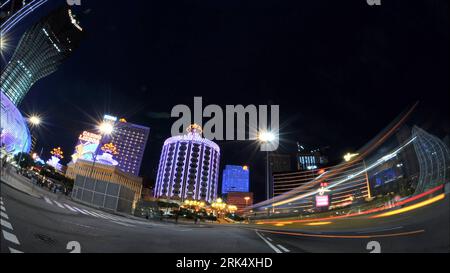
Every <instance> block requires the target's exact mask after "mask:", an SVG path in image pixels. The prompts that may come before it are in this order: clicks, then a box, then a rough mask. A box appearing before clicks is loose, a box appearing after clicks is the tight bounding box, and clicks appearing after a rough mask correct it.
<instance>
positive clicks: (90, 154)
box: [72, 131, 102, 162]
mask: <svg viewBox="0 0 450 273" xmlns="http://www.w3.org/2000/svg"><path fill="white" fill-rule="evenodd" d="M101 139H102V136H101V135H100V134H95V133H91V132H88V131H84V132H83V133H82V134H81V135H80V136H79V137H78V144H77V146H75V152H74V154H73V155H72V161H73V162H77V160H78V159H80V158H81V159H84V160H93V159H94V154H95V152H96V151H97V148H98V145H99V144H100V140H101Z"/></svg>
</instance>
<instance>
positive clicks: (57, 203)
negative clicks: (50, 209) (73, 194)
mask: <svg viewBox="0 0 450 273" xmlns="http://www.w3.org/2000/svg"><path fill="white" fill-rule="evenodd" d="M53 202H55V204H56V205H57V206H58V207H60V208H63V209H65V207H64V206H63V205H62V204H61V203H59V202H58V201H55V200H53Z"/></svg>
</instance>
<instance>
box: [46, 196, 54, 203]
mask: <svg viewBox="0 0 450 273" xmlns="http://www.w3.org/2000/svg"><path fill="white" fill-rule="evenodd" d="M44 200H45V202H47V203H49V204H50V205H53V203H52V201H51V200H50V199H48V197H47V196H44Z"/></svg>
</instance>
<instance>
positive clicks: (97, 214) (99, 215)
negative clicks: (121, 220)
mask: <svg viewBox="0 0 450 273" xmlns="http://www.w3.org/2000/svg"><path fill="white" fill-rule="evenodd" d="M90 213H91V214H94V215H95V216H97V217H100V218H103V219H108V218H106V217H105V216H103V215H101V214H100V213H96V212H93V211H91V212H90ZM108 220H109V219H108Z"/></svg>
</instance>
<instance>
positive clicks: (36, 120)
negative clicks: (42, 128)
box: [28, 115, 41, 126]
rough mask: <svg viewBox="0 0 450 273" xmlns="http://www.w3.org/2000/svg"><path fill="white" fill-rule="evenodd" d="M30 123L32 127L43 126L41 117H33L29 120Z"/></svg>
mask: <svg viewBox="0 0 450 273" xmlns="http://www.w3.org/2000/svg"><path fill="white" fill-rule="evenodd" d="M28 122H30V124H31V125H32V126H39V125H40V124H41V118H40V117H39V116H36V115H33V116H30V117H29V118H28Z"/></svg>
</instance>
